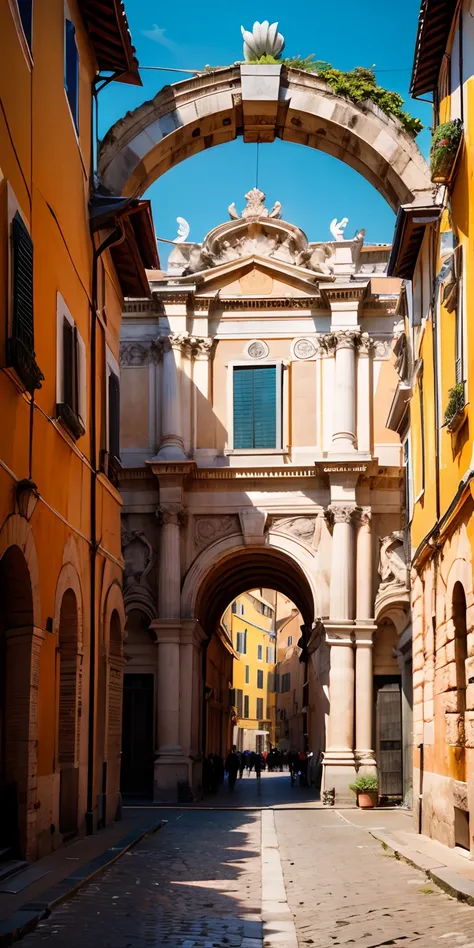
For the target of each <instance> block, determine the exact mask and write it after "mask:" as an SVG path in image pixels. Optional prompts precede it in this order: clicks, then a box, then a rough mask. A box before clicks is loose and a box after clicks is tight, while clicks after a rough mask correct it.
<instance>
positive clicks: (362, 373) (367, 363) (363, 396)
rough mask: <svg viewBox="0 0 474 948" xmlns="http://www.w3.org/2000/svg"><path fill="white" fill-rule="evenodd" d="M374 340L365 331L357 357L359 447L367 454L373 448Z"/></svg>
mask: <svg viewBox="0 0 474 948" xmlns="http://www.w3.org/2000/svg"><path fill="white" fill-rule="evenodd" d="M372 347H373V340H372V339H371V338H370V336H369V334H368V333H366V332H364V333H362V335H361V337H360V343H359V347H358V359H357V448H358V450H359V451H363V452H364V453H366V454H370V452H371V450H372V424H371V422H372V392H371V384H370V382H371V372H370V367H371V359H370V354H371V352H372Z"/></svg>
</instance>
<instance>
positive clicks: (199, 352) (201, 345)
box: [189, 336, 215, 362]
mask: <svg viewBox="0 0 474 948" xmlns="http://www.w3.org/2000/svg"><path fill="white" fill-rule="evenodd" d="M214 342H215V340H214V339H212V338H211V337H210V336H208V337H206V338H202V339H201V338H199V339H198V338H197V337H196V336H190V338H189V347H190V349H191V353H192V356H193V358H194V359H195V360H196V362H207V360H208V359H209V358H210V356H211V354H212V350H213V348H214Z"/></svg>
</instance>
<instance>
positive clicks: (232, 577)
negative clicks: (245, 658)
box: [194, 547, 318, 756]
mask: <svg viewBox="0 0 474 948" xmlns="http://www.w3.org/2000/svg"><path fill="white" fill-rule="evenodd" d="M255 588H261V589H268V590H274V591H276V592H278V593H282V594H283V595H284V596H285V597H287V598H288V600H291V602H292V603H294V605H295V607H296V609H297V610H298V612H299V613H300V614H301V616H302V620H303V624H304V628H305V629H307V630H308V631H309V630H310V629H311V628H312V626H313V623H314V618H315V616H316V615H317V614H318V608H317V602H316V599H315V592H314V590H313V588H312V586H311V583H310V580H309V578H308V575H307V574H306V572H305V569H304V568H303V567H302V565H301V564H300V563H298V562H297V560H296V559H295V558H294V557H293V556H291V555H289V554H288V553H287V552H286V553H285V552H283V551H282V550H279V549H275V548H269V547H262V548H248V547H244V548H241V549H237V550H236V549H234V550H233V551H232V552H231V553H229V554H228V555H226V556H225V557H223V558H220V559H218V560H217V562H214V564H213V565H212V566H211V568H210V569H209V570H208V571H207V573H206V575H205V576H204V577H203V580H202V582H201V585H200V588H199V590H198V592H197V597H196V603H195V607H194V608H195V616H196V618H197V619H198V621H199V624H200V626H201V627H202V629H203V630H204V632H205V634H206V639H205V660H204V661H203V665H202V689H203V690H202V697H201V706H202V723H201V735H200V746H201V748H202V752H203V754H207V753H209V752H211V753H215V754H219V755H220V756H224V755H225V754H226V753H227V751H228V750H229V747H230V746H231V744H232V743H233V741H232V712H231V692H230V690H229V689H230V688H231V686H232V664H233V657H234V654H235V650H234V646H233V643H232V639H229V636H228V635H226V634H225V630H224V628H223V625H222V622H221V617H222V616H223V614H224V612H225V610H226V608H227V607H228V606H229V605H230V604H231V603H232V602H233V601H235V600H237V599H238V597H239V596H242V594H245V593H248V592H249V591H250V590H252V589H255ZM260 700H261V701H263V699H260ZM262 708H263V705H262ZM265 713H266V711H265ZM263 716H264V715H263Z"/></svg>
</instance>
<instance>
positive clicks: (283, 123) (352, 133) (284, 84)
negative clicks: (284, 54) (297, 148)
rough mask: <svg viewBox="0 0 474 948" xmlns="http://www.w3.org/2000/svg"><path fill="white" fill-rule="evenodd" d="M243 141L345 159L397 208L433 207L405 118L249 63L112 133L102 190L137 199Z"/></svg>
mask: <svg viewBox="0 0 474 948" xmlns="http://www.w3.org/2000/svg"><path fill="white" fill-rule="evenodd" d="M263 90H265V91H263ZM239 135H243V137H244V141H246V142H256V141H263V142H271V141H273V140H274V139H275V137H277V138H281V139H283V140H284V141H290V142H294V143H296V144H300V145H306V146H309V147H311V148H315V149H319V150H320V151H323V152H325V153H326V154H329V155H331V156H332V157H334V158H338V159H340V160H341V161H344V162H345V163H346V164H348V165H350V166H351V167H352V168H354V169H355V170H356V171H358V172H359V173H360V174H362V175H363V176H364V177H365V178H367V180H368V181H370V183H371V184H373V185H374V187H375V188H376V189H377V190H378V191H379V192H380V194H382V195H383V197H384V198H385V200H386V201H387V202H388V204H389V205H390V207H392V208H393V209H394V210H395V209H396V208H397V207H398V206H399V205H400V204H405V203H411V202H412V201H414V200H416V199H422V198H425V199H426V200H427V201H428V202H429V203H430V202H431V197H430V195H431V181H430V178H429V172H428V167H427V165H426V162H425V160H424V158H423V156H422V155H421V153H420V151H419V149H418V147H417V145H416V144H415V141H414V139H413V136H412V135H410V134H409V133H408V132H407V131H405V129H404V128H403V126H402V125H401V123H400V122H399V121H398V120H397V119H395V118H392V117H389V116H387V115H386V114H385V113H384V112H382V111H381V110H380V109H379V108H378V106H376V105H374V104H373V103H372V102H370V101H367V100H366V101H365V102H359V103H355V102H352V101H351V100H349V99H347V98H344V97H342V96H338V95H336V93H335V92H334V91H333V90H332V89H331V87H330V86H328V85H327V84H326V83H325V82H323V80H322V79H321V78H319V77H318V76H316V75H314V74H311V73H304V72H302V71H301V70H297V69H288V68H286V67H283V66H276V67H270V70H269V72H268V75H267V74H266V75H265V81H264V82H263V83H262V82H261V77H260V76H258V75H255V74H253V75H252V70H251V69H249V67H248V65H247V66H246V65H242V66H240V65H237V66H231V67H226V68H223V69H217V70H213V72H212V73H208V74H204V75H200V76H196V77H194V78H192V79H186V80H184V81H183V82H178V83H175V84H174V85H170V86H165V88H163V89H162V90H161V91H160V92H158V94H157V95H156V96H155V98H154V99H152V100H151V101H149V102H145V103H144V104H143V105H141V106H139V107H138V108H137V109H135V110H134V111H133V112H129V113H128V114H127V115H126V116H125V118H123V119H120V120H119V121H118V122H117V123H116V124H115V125H114V126H112V128H111V129H110V130H109V131H108V133H107V135H106V136H105V138H104V140H103V142H102V145H101V149H100V154H99V173H100V176H101V180H102V183H103V184H104V185H106V187H108V188H110V189H111V190H112V191H114V192H116V193H120V194H124V195H127V196H132V195H133V196H139V195H141V194H143V193H144V191H146V189H147V188H148V187H149V186H150V185H151V184H152V183H153V182H154V181H155V180H156V179H157V178H159V177H160V176H161V175H162V174H164V173H165V172H166V171H168V170H169V169H170V168H172V167H173V166H174V165H176V164H179V162H181V161H183V160H185V159H186V158H190V157H191V156H192V155H194V154H196V153H198V152H200V151H203V150H204V149H206V148H210V147H212V146H214V145H219V144H222V143H225V142H229V141H233V140H234V139H235V138H237V136H239Z"/></svg>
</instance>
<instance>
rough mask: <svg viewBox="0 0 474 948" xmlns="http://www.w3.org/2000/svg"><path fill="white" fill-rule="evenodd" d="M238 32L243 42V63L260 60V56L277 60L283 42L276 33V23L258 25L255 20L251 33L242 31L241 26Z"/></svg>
mask: <svg viewBox="0 0 474 948" xmlns="http://www.w3.org/2000/svg"><path fill="white" fill-rule="evenodd" d="M240 31H241V33H242V37H243V40H244V59H245V62H247V63H249V62H252V61H254V60H255V59H260V57H261V56H274V58H275V59H279V57H280V55H281V53H282V51H283V48H284V46H285V40H284V38H283V36H282V35H281V33H279V32H278V23H271V24H270V23H269V22H268V20H264V21H263V23H259V22H258V20H256V21H255V23H254V25H253V28H252V32H250V31H249V30H246V29H244V27H243V26H241V27H240Z"/></svg>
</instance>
